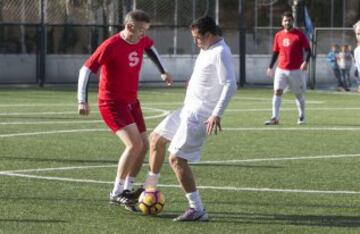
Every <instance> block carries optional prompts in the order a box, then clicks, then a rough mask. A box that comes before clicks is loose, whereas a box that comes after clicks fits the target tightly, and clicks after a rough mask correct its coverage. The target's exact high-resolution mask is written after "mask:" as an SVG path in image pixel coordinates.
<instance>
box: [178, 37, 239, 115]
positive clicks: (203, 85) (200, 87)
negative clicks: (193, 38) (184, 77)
mask: <svg viewBox="0 0 360 234" xmlns="http://www.w3.org/2000/svg"><path fill="white" fill-rule="evenodd" d="M236 89H237V86H236V80H235V71H234V64H233V59H232V55H231V51H230V49H229V47H228V46H227V45H226V43H225V42H224V40H223V39H221V40H220V41H218V42H216V43H215V44H214V45H212V46H211V47H209V48H208V49H206V50H200V53H199V56H198V58H197V59H196V62H195V67H194V71H193V73H192V76H191V78H190V81H189V85H188V88H187V92H186V97H185V101H184V108H185V109H186V110H189V111H195V112H198V113H199V114H200V115H201V116H204V117H209V116H211V115H212V116H219V117H221V116H222V114H223V113H224V110H225V108H226V106H227V105H228V103H229V101H230V99H231V97H232V96H233V95H234V93H235V92H236Z"/></svg>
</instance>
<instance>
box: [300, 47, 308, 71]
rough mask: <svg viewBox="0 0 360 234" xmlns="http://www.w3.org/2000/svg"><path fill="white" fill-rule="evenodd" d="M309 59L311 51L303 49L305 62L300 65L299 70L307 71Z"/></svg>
mask: <svg viewBox="0 0 360 234" xmlns="http://www.w3.org/2000/svg"><path fill="white" fill-rule="evenodd" d="M310 58H311V49H310V47H309V48H306V49H305V61H304V62H303V63H302V64H301V66H300V70H302V71H305V70H306V69H307V65H308V64H309V61H310Z"/></svg>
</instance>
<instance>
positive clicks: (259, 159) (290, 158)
mask: <svg viewBox="0 0 360 234" xmlns="http://www.w3.org/2000/svg"><path fill="white" fill-rule="evenodd" d="M350 157H360V154H338V155H318V156H309V157H306V156H305V157H288V158H255V159H239V160H225V161H200V162H194V163H192V164H194V165H196V164H210V165H211V164H226V163H241V162H266V161H287V160H311V159H325V158H350Z"/></svg>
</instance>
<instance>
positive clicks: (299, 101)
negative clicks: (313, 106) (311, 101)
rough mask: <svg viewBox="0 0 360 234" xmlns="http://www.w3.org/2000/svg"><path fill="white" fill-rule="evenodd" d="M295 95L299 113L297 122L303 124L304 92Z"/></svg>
mask: <svg viewBox="0 0 360 234" xmlns="http://www.w3.org/2000/svg"><path fill="white" fill-rule="evenodd" d="M295 97H296V98H295V102H296V107H297V109H298V114H299V119H298V121H297V124H300V125H301V124H304V123H305V98H304V94H303V93H300V94H295Z"/></svg>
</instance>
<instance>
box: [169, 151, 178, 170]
mask: <svg viewBox="0 0 360 234" xmlns="http://www.w3.org/2000/svg"><path fill="white" fill-rule="evenodd" d="M169 163H170V166H171V168H172V169H174V170H175V169H176V168H178V167H179V160H178V158H177V157H176V156H174V155H170V156H169Z"/></svg>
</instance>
